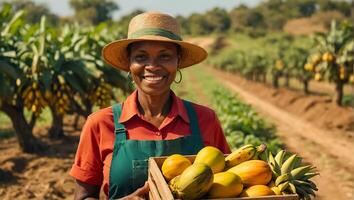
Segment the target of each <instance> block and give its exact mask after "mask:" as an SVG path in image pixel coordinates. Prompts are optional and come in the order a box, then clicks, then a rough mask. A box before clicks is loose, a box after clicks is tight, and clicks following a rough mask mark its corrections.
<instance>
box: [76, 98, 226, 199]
mask: <svg viewBox="0 0 354 200" xmlns="http://www.w3.org/2000/svg"><path fill="white" fill-rule="evenodd" d="M171 96H172V106H171V110H170V112H169V114H168V115H167V117H166V118H165V119H164V121H163V122H162V124H161V126H160V127H155V126H154V125H152V124H150V123H149V122H147V121H145V120H144V116H143V115H141V114H140V113H139V111H138V106H137V101H138V100H137V97H138V92H137V91H135V92H133V93H132V94H131V95H130V96H129V97H128V98H127V99H126V100H125V101H124V103H123V108H122V114H121V117H120V118H119V122H120V123H122V124H124V126H125V128H126V130H127V139H132V140H171V139H176V138H179V137H183V136H185V135H189V134H190V133H191V132H190V128H189V118H188V115H187V110H186V108H185V107H184V104H183V101H182V100H181V99H180V98H179V97H177V96H176V95H175V94H174V93H173V92H171ZM192 105H193V108H194V109H195V111H196V114H197V118H198V123H199V129H200V134H201V137H202V140H203V143H204V146H215V147H217V148H218V149H220V150H221V151H222V152H224V153H230V148H229V146H228V144H227V142H226V139H225V136H224V134H223V131H222V129H221V126H220V122H219V120H218V119H217V116H216V114H215V112H214V111H213V110H211V109H209V108H207V107H205V106H201V105H198V104H194V103H193V104H192ZM114 141H115V133H114V122H113V112H112V107H108V108H104V109H102V110H99V111H97V112H94V113H92V114H91V115H90V116H89V117H88V118H87V120H86V123H85V125H84V127H83V130H82V132H81V136H80V142H79V146H78V149H77V152H76V157H75V162H74V164H73V166H72V168H71V171H70V175H71V176H73V177H74V178H75V179H77V180H80V181H82V182H84V183H88V184H91V185H102V184H103V190H104V192H105V193H106V195H107V194H108V189H109V187H108V183H109V170H110V165H111V161H112V152H113V148H114Z"/></svg>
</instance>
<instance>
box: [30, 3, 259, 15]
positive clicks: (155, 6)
mask: <svg viewBox="0 0 354 200" xmlns="http://www.w3.org/2000/svg"><path fill="white" fill-rule="evenodd" d="M33 1H34V2H35V3H45V4H47V5H48V7H49V9H50V10H51V11H52V12H53V13H55V14H58V15H60V16H69V15H72V14H73V12H74V11H73V10H72V9H71V8H70V5H69V0H33ZM116 2H117V3H118V6H119V10H118V11H116V12H115V13H114V15H113V18H114V19H119V17H120V16H123V15H126V14H129V13H130V12H132V11H134V10H136V9H142V10H145V11H160V12H165V13H168V14H170V15H173V16H176V15H183V16H188V15H190V14H191V13H193V12H204V11H207V10H209V9H211V8H214V7H216V6H217V7H221V8H225V9H227V10H230V9H232V8H234V7H235V6H237V5H239V4H245V5H248V6H254V5H256V4H257V3H259V2H261V0H117V1H116Z"/></svg>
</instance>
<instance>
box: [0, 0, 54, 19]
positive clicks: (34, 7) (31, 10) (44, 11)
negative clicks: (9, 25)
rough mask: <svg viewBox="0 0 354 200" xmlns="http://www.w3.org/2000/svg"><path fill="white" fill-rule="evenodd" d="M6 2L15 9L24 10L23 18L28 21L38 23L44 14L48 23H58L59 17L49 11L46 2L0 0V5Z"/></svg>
mask: <svg viewBox="0 0 354 200" xmlns="http://www.w3.org/2000/svg"><path fill="white" fill-rule="evenodd" d="M6 2H7V3H10V4H11V5H12V8H13V9H14V10H15V11H17V10H25V12H26V17H25V20H26V22H28V23H32V24H34V23H39V22H40V20H41V17H42V16H43V15H45V16H46V20H47V23H48V24H49V25H57V24H58V23H59V17H58V16H57V15H55V14H53V13H52V12H50V10H49V9H48V7H47V5H46V4H35V3H34V2H33V1H31V0H12V1H9V0H0V6H1V4H3V3H6Z"/></svg>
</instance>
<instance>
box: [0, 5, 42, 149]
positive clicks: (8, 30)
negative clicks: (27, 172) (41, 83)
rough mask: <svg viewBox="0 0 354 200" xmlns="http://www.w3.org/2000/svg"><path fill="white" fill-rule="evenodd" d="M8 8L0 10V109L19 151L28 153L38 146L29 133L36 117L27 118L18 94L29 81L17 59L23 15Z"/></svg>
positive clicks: (26, 65) (21, 99) (7, 6)
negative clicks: (15, 138)
mask: <svg viewBox="0 0 354 200" xmlns="http://www.w3.org/2000/svg"><path fill="white" fill-rule="evenodd" d="M11 9H12V8H11V6H10V5H9V4H3V7H2V10H1V11H0V29H1V30H2V31H1V33H0V34H1V37H0V72H1V73H0V110H1V111H3V112H4V113H5V114H6V115H7V116H9V118H10V119H11V122H12V125H13V128H14V130H15V133H16V136H17V140H18V143H19V146H20V148H21V150H22V151H23V152H28V153H31V152H35V151H37V150H38V148H39V147H40V145H39V142H38V140H37V139H36V138H35V137H34V136H33V134H32V130H33V127H34V125H35V122H36V120H37V116H36V115H34V114H33V113H32V115H31V117H30V119H27V117H26V116H25V109H24V104H25V99H24V98H23V97H22V96H21V95H19V94H21V93H20V92H21V90H23V88H26V87H28V86H29V82H30V79H29V77H28V76H26V73H27V72H28V70H30V65H28V63H26V62H23V61H22V60H21V59H19V57H20V55H21V54H22V53H23V51H22V49H21V47H23V44H22V43H21V33H20V31H21V30H23V27H24V26H23V25H24V22H23V20H22V15H23V12H22V11H19V12H17V13H14V14H12V10H11Z"/></svg>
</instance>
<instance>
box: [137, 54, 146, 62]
mask: <svg viewBox="0 0 354 200" xmlns="http://www.w3.org/2000/svg"><path fill="white" fill-rule="evenodd" d="M146 59H147V56H146V55H136V56H134V60H136V61H144V60H146Z"/></svg>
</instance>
